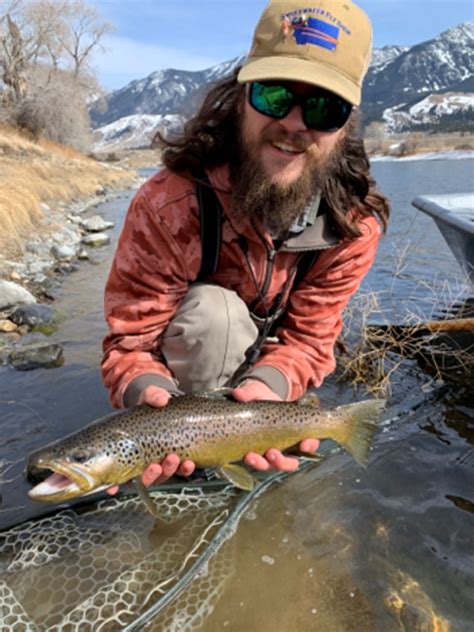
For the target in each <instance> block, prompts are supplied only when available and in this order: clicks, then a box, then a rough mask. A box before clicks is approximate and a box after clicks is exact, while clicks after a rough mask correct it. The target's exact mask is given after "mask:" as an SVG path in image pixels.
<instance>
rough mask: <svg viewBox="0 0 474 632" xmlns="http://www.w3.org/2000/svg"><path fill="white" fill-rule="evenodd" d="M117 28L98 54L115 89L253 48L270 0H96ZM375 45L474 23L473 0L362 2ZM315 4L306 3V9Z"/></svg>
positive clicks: (407, 41)
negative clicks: (160, 72) (258, 24)
mask: <svg viewBox="0 0 474 632" xmlns="http://www.w3.org/2000/svg"><path fill="white" fill-rule="evenodd" d="M88 3H89V4H93V5H95V6H96V7H97V9H98V10H99V12H100V14H101V15H102V16H103V17H104V18H106V19H108V20H110V21H111V22H112V23H113V24H114V25H115V32H114V34H113V35H111V36H109V37H108V38H107V42H106V45H107V51H106V53H102V54H98V55H96V57H95V64H94V65H95V68H96V70H97V72H98V76H99V81H100V82H101V84H102V85H103V86H104V88H106V89H107V90H112V89H117V88H121V87H123V86H125V85H126V84H127V83H129V82H130V81H132V80H134V79H142V78H143V77H146V76H148V75H149V74H150V73H152V72H154V71H155V70H160V69H163V68H178V69H180V70H201V69H204V68H208V67H210V66H213V65H215V64H218V63H221V62H223V61H228V60H230V59H233V58H235V57H237V56H238V55H241V54H242V53H244V52H246V51H247V50H248V48H249V46H250V42H251V37H252V32H253V29H254V26H255V23H256V22H257V20H258V18H259V16H260V14H261V12H262V10H263V8H264V7H265V6H266V4H267V2H266V0H89V2H88ZM357 4H359V6H361V7H362V8H363V9H364V10H365V11H366V13H368V15H369V16H370V18H371V19H372V23H373V27H374V45H375V46H376V47H382V46H385V45H386V44H399V45H408V46H409V45H413V44H418V43H420V42H423V41H425V40H428V39H431V38H432V37H435V36H436V35H438V34H439V33H441V32H442V31H445V30H446V29H448V28H451V27H453V26H456V25H457V24H459V23H460V22H466V21H468V20H470V21H473V20H474V2H473V0H358V2H357ZM310 5H311V3H309V4H308V3H306V4H305V2H304V1H302V7H303V6H310Z"/></svg>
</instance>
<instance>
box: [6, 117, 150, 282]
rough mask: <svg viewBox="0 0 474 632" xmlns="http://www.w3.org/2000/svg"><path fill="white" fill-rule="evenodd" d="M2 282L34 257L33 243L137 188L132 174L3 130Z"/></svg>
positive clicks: (59, 146)
mask: <svg viewBox="0 0 474 632" xmlns="http://www.w3.org/2000/svg"><path fill="white" fill-rule="evenodd" d="M0 170H1V173H2V182H1V184H0V224H1V226H2V231H1V232H0V277H4V278H5V276H8V274H9V264H8V262H9V261H10V260H13V261H18V260H20V259H21V258H22V257H24V255H25V254H26V253H27V251H28V243H29V242H31V240H32V238H33V239H37V238H38V237H41V236H45V237H46V238H47V237H48V235H51V234H52V233H54V231H55V230H57V229H58V227H61V226H64V225H67V224H68V222H69V220H68V218H67V216H68V215H69V214H71V213H76V212H82V210H83V209H84V208H85V207H88V206H91V205H93V204H94V203H96V202H97V201H99V200H102V199H104V197H106V196H108V195H112V194H113V193H114V191H119V190H123V189H126V188H128V187H130V186H133V184H134V183H135V182H136V178H137V174H136V172H134V171H132V170H130V168H127V167H123V166H118V165H115V164H111V163H104V162H100V161H98V160H96V159H95V158H91V157H89V156H85V155H83V154H81V153H79V152H77V151H75V150H74V149H72V148H70V147H66V146H63V145H59V144H58V143H53V142H51V141H46V140H39V141H37V142H33V141H32V140H31V139H29V138H28V137H26V136H25V135H24V134H22V133H21V132H19V131H18V130H16V129H14V128H11V127H8V126H6V125H2V126H0Z"/></svg>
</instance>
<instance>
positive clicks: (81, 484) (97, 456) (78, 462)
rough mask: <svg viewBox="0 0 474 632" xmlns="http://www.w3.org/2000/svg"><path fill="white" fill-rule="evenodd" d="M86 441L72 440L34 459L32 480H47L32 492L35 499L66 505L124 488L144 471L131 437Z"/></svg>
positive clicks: (29, 473)
mask: <svg viewBox="0 0 474 632" xmlns="http://www.w3.org/2000/svg"><path fill="white" fill-rule="evenodd" d="M78 437H79V434H78ZM84 439H85V437H81V438H79V440H74V436H71V437H69V438H66V440H62V441H61V440H60V441H57V442H55V443H53V444H51V445H50V446H46V447H45V448H42V449H40V450H37V451H36V452H34V453H33V454H31V455H30V457H29V459H28V465H27V477H28V479H29V480H31V481H35V480H38V479H44V480H42V481H41V482H39V483H38V484H36V485H35V486H34V487H33V488H32V489H30V491H29V492H28V496H29V497H30V498H31V499H33V500H40V501H45V502H63V501H66V500H70V499H72V498H77V497H79V496H85V495H87V494H91V493H93V492H98V491H101V490H104V489H107V488H108V487H110V486H112V485H120V484H122V483H125V482H126V481H129V480H131V479H132V478H134V477H135V476H138V475H139V474H141V472H142V471H143V469H144V462H143V459H142V458H141V455H140V451H139V449H138V446H137V444H136V442H135V441H134V440H133V439H132V438H131V437H130V436H128V434H126V433H124V432H120V431H117V432H115V433H113V435H112V436H111V437H109V438H108V440H107V441H104V442H102V443H100V442H97V441H93V440H89V441H86V440H84ZM45 476H46V478H45Z"/></svg>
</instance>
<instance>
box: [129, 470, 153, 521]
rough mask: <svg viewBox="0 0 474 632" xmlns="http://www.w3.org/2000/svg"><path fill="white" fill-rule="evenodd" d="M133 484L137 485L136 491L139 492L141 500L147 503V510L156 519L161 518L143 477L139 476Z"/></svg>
mask: <svg viewBox="0 0 474 632" xmlns="http://www.w3.org/2000/svg"><path fill="white" fill-rule="evenodd" d="M133 484H134V485H135V489H136V490H137V494H138V495H139V496H140V498H141V500H143V502H144V503H145V506H146V508H147V509H148V511H149V512H150V513H151V515H152V516H154V517H155V518H159V517H160V514H159V513H158V509H157V508H156V505H155V503H154V502H153V499H152V497H151V496H150V492H149V491H148V490H147V488H146V487H145V485H144V484H143V481H142V479H141V476H137V477H136V478H134V479H133Z"/></svg>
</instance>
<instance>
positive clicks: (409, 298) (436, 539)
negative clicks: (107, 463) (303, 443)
mask: <svg viewBox="0 0 474 632" xmlns="http://www.w3.org/2000/svg"><path fill="white" fill-rule="evenodd" d="M373 172H374V175H375V177H376V179H377V181H378V182H379V186H380V188H381V189H382V190H383V191H384V192H385V193H386V194H388V195H389V196H390V199H391V201H392V206H393V216H392V221H391V225H390V229H389V232H388V236H387V238H386V239H384V240H383V241H382V244H381V247H380V249H379V253H378V256H377V261H376V265H375V266H374V268H373V269H372V270H371V271H370V273H369V274H368V276H367V278H366V280H365V281H364V284H363V288H362V291H365V292H370V291H372V290H373V291H376V292H377V295H378V296H379V298H380V313H379V314H377V315H376V316H375V317H374V320H378V321H384V322H386V321H388V322H399V323H402V322H406V320H407V319H410V318H412V316H413V314H417V315H422V316H424V317H429V316H431V315H432V314H436V313H439V311H440V310H442V308H443V307H445V306H447V305H448V304H449V303H451V302H452V301H453V300H456V299H459V300H462V299H463V298H464V297H465V296H466V289H465V287H464V285H463V279H462V275H461V272H460V270H459V267H458V265H457V263H456V261H455V259H454V257H453V256H452V255H451V252H450V251H449V249H448V247H447V246H446V244H445V242H444V240H443V238H442V236H441V235H440V234H439V232H438V229H437V228H436V227H435V225H434V223H433V222H432V220H431V219H430V218H428V217H426V216H424V215H422V214H421V213H419V212H418V211H416V210H415V209H413V208H412V207H411V206H410V201H411V199H413V198H414V197H415V196H416V195H420V194H429V193H449V192H460V191H465V190H467V189H468V185H469V183H470V182H472V173H473V164H472V161H468V160H459V161H445V160H442V161H430V162H423V161H419V162H409V163H407V162H405V163H396V162H395V163H393V162H392V163H376V164H374V167H373ZM129 198H130V195H129V194H126V195H124V196H123V197H122V198H120V199H117V200H114V201H113V202H109V203H107V204H104V205H102V206H101V207H100V208H99V209H95V210H94V213H95V212H96V210H98V211H99V212H100V213H101V214H102V215H104V217H105V218H106V219H112V220H114V221H116V222H117V226H116V228H115V229H114V230H113V232H112V238H113V242H114V241H115V239H116V237H117V236H118V233H119V230H120V226H119V225H120V223H121V218H122V217H123V213H124V210H125V209H126V206H127V205H128V201H129ZM111 256H112V248H111V247H108V248H105V249H101V250H97V251H94V258H95V262H94V263H84V264H81V267H80V269H79V270H78V271H77V272H75V273H73V274H72V275H70V276H69V277H68V278H67V279H66V280H65V282H64V285H63V290H62V292H61V295H60V297H59V299H58V300H57V301H56V305H57V307H58V308H59V309H61V310H63V311H64V312H65V313H66V314H67V315H68V319H67V320H66V322H65V323H63V324H62V325H61V328H60V330H59V331H58V332H57V333H56V334H55V336H54V337H55V338H57V339H58V340H60V341H61V342H62V343H63V344H64V346H65V358H66V362H65V365H64V366H63V367H61V368H59V369H53V370H43V371H31V372H15V371H13V370H11V369H9V368H7V367H0V414H1V417H0V419H1V422H0V423H1V426H0V427H1V434H0V460H2V461H4V469H3V479H4V483H3V487H2V504H1V505H0V527H2V528H5V527H7V526H8V525H12V524H16V523H18V522H20V521H22V520H24V519H26V518H28V517H30V516H33V515H35V514H38V512H41V511H44V510H45V508H44V507H43V506H41V505H36V504H34V503H31V502H30V501H28V500H27V497H26V491H27V489H28V487H29V485H28V484H27V483H26V482H25V481H24V479H23V475H22V470H23V468H24V464H25V457H26V456H27V454H28V453H29V452H30V451H31V450H32V449H34V448H36V447H38V446H40V445H42V444H45V443H46V442H48V441H50V440H52V439H54V438H57V437H60V436H63V435H64V434H66V433H67V432H71V431H73V430H75V429H77V428H79V427H80V426H82V425H84V424H86V423H88V422H89V421H91V420H93V419H94V418H96V417H98V416H101V415H103V414H105V413H107V412H109V411H110V406H109V404H108V401H107V395H106V393H105V391H104V389H103V387H102V385H101V382H100V376H99V371H98V365H99V362H100V357H101V347H100V342H101V338H102V336H103V334H104V331H105V327H104V324H103V321H102V305H101V302H102V289H103V286H104V282H105V279H106V276H107V273H108V268H109V266H110V261H111ZM394 271H395V273H394ZM321 397H322V399H323V401H325V403H327V405H329V406H330V405H334V404H336V403H337V404H339V403H341V402H344V401H345V402H348V401H350V400H351V399H355V398H359V397H362V394H361V393H354V391H353V390H352V389H350V388H348V387H347V386H345V385H343V384H340V383H335V382H334V381H333V380H328V382H327V383H326V385H325V386H324V387H323V389H322V390H321ZM389 404H390V406H391V407H392V408H391V409H390V410H389V414H388V416H389V417H390V418H392V422H391V423H390V425H388V426H386V427H385V428H384V430H383V431H382V432H381V433H379V435H378V436H377V438H376V441H375V446H374V451H373V457H372V459H371V465H370V467H369V468H368V469H367V470H364V469H363V468H361V467H359V466H358V465H357V464H355V463H354V461H353V460H352V459H351V458H350V457H349V456H347V455H345V454H337V455H332V456H330V457H329V458H327V459H325V460H324V461H323V462H322V463H321V464H320V465H318V466H316V467H314V468H311V469H310V470H309V471H305V472H303V473H301V474H296V475H294V476H292V477H290V478H289V479H287V480H286V481H285V482H283V483H281V484H279V485H276V486H274V487H273V488H272V489H271V490H270V491H268V492H267V493H266V494H265V495H264V496H262V498H260V500H258V502H257V503H256V504H255V506H253V507H252V508H251V511H250V512H249V513H248V514H247V515H246V517H245V518H244V519H243V520H241V522H240V524H239V528H238V530H237V532H236V534H235V536H234V538H232V540H231V541H230V542H229V543H227V544H225V545H224V548H223V550H222V551H221V552H220V553H219V554H218V555H225V554H226V551H225V548H226V547H230V546H232V547H233V548H232V556H231V560H232V561H231V564H232V569H233V572H232V577H231V578H230V579H229V580H228V581H226V582H224V584H223V586H222V588H221V596H220V598H219V599H218V601H217V603H216V605H215V607H214V610H213V612H212V613H211V614H210V615H209V616H208V617H207V620H206V624H205V626H204V629H205V630H206V631H210V632H213V631H214V630H216V631H217V630H222V629H226V630H227V629H228V630H236V631H240V630H249V629H257V627H258V629H260V630H263V631H265V630H283V629H301V630H313V629H314V630H316V629H317V630H318V631H319V630H321V631H323V632H326V631H327V632H339V631H345V630H348V631H349V630H351V631H352V630H354V631H357V632H358V631H359V630H364V631H366V630H367V631H368V630H374V631H375V632H378V631H379V630H380V631H384V632H385V631H389V632H390V631H391V630H393V631H396V630H397V631H398V630H420V631H421V630H423V631H430V630H432V631H433V632H434V631H435V630H437V631H443V632H445V631H447V630H450V631H451V630H452V631H457V630H459V631H462V632H464V631H467V630H469V629H472V621H474V603H473V600H472V594H474V538H473V537H472V534H473V527H474V494H473V491H472V490H473V489H474V484H473V483H474V456H473V449H472V446H473V443H474V421H473V409H474V402H473V398H472V384H471V385H468V384H465V385H456V386H449V385H442V384H439V383H434V382H433V381H432V380H431V378H430V376H428V375H426V374H424V373H422V372H421V370H420V369H419V368H418V367H417V365H416V364H414V363H410V362H407V363H405V365H404V366H403V368H401V369H400V371H399V372H398V373H397V374H396V376H395V380H394V384H393V395H392V398H391V400H390V402H389ZM49 509H50V508H49V507H48V508H47V511H49ZM159 625H160V624H159V622H158V623H156V624H155V627H152V628H150V629H155V630H160V629H161V628H160V627H159ZM436 626H438V627H436Z"/></svg>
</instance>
